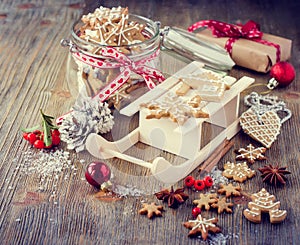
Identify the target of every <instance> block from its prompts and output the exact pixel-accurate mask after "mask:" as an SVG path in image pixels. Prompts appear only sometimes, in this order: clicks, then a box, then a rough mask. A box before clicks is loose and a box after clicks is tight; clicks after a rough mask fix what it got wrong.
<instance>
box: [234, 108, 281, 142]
mask: <svg viewBox="0 0 300 245" xmlns="http://www.w3.org/2000/svg"><path fill="white" fill-rule="evenodd" d="M240 124H241V126H242V129H243V131H244V132H245V133H246V134H248V135H249V136H250V137H251V138H253V139H255V140H257V141H258V142H260V143H262V144H263V145H264V146H265V147H267V148H270V147H271V145H272V143H273V142H274V141H275V140H276V138H277V136H278V135H279V133H280V128H281V122H280V118H279V116H278V115H277V113H276V112H274V111H267V112H265V113H264V114H262V115H260V116H259V117H258V115H257V113H256V112H255V111H254V110H253V109H252V108H250V109H249V110H247V111H245V112H244V113H243V114H242V115H241V117H240Z"/></svg>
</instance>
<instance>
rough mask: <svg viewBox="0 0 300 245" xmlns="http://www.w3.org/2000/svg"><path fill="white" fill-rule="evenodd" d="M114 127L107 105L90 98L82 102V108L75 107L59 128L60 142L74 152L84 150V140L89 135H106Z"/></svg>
mask: <svg viewBox="0 0 300 245" xmlns="http://www.w3.org/2000/svg"><path fill="white" fill-rule="evenodd" d="M113 125H114V121H113V116H112V115H111V111H110V109H109V108H108V104H107V103H101V102H100V101H97V100H92V99H90V98H88V99H85V100H84V101H82V106H81V107H80V106H75V107H74V110H73V111H72V112H71V113H70V114H68V115H67V116H66V117H65V118H64V120H63V121H62V124H61V126H60V127H59V132H60V137H61V140H62V141H64V142H66V143H67V148H68V149H71V150H73V149H75V150H76V152H79V151H82V150H84V148H85V147H84V144H85V141H86V138H87V137H88V135H89V134H90V133H100V134H102V133H107V132H109V131H110V130H111V129H112V127H113Z"/></svg>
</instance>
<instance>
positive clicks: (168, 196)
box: [154, 186, 189, 208]
mask: <svg viewBox="0 0 300 245" xmlns="http://www.w3.org/2000/svg"><path fill="white" fill-rule="evenodd" d="M154 195H155V196H156V197H157V199H159V200H163V201H164V202H168V207H170V208H177V207H178V206H179V205H180V204H182V203H184V202H185V201H186V200H187V199H188V198H189V195H188V194H185V193H184V188H178V189H176V190H175V191H174V189H173V186H172V187H171V190H168V189H164V190H162V191H160V192H157V193H155V194H154Z"/></svg>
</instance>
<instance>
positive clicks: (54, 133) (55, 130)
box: [51, 129, 60, 136]
mask: <svg viewBox="0 0 300 245" xmlns="http://www.w3.org/2000/svg"><path fill="white" fill-rule="evenodd" d="M51 134H52V135H56V136H60V132H59V131H58V129H53V131H52V133H51Z"/></svg>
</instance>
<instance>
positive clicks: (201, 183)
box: [194, 179, 205, 191]
mask: <svg viewBox="0 0 300 245" xmlns="http://www.w3.org/2000/svg"><path fill="white" fill-rule="evenodd" d="M194 187H195V189H196V190H197V191H202V190H203V189H204V188H205V182H204V180H202V179H197V180H195V183H194Z"/></svg>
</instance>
